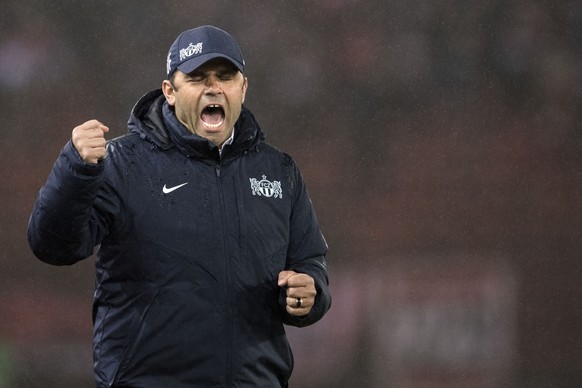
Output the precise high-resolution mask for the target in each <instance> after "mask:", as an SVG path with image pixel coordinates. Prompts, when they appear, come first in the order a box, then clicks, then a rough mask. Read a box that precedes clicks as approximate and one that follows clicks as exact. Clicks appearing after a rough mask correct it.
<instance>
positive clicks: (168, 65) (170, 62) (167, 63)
mask: <svg viewBox="0 0 582 388" xmlns="http://www.w3.org/2000/svg"><path fill="white" fill-rule="evenodd" d="M171 56H172V52H171V51H170V52H168V59H167V62H166V73H168V74H170V70H172V66H171V64H172V58H170V57H171Z"/></svg>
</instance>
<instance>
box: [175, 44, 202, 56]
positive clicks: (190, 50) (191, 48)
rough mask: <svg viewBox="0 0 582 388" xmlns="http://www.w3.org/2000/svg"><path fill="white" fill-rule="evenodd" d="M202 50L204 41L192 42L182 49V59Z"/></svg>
mask: <svg viewBox="0 0 582 388" xmlns="http://www.w3.org/2000/svg"><path fill="white" fill-rule="evenodd" d="M201 52H202V42H200V43H196V44H192V43H190V44H189V45H188V47H186V48H183V49H182V50H180V60H183V59H184V58H188V57H191V56H192V55H194V54H200V53H201Z"/></svg>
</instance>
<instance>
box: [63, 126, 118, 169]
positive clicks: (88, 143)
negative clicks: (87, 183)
mask: <svg viewBox="0 0 582 388" xmlns="http://www.w3.org/2000/svg"><path fill="white" fill-rule="evenodd" d="M107 132H109V128H108V127H106V126H105V125H103V124H102V123H101V122H99V121H97V120H89V121H87V122H85V123H83V124H81V125H79V126H77V127H75V128H74V129H73V134H72V136H71V139H72V140H73V145H74V146H75V148H76V149H77V151H78V152H79V155H81V158H83V160H84V161H86V162H87V163H93V164H96V163H98V162H99V161H100V160H101V159H104V158H105V156H106V155H107V151H106V150H105V145H106V141H105V134H106V133H107Z"/></svg>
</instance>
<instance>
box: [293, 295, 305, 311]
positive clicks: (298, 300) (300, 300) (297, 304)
mask: <svg viewBox="0 0 582 388" xmlns="http://www.w3.org/2000/svg"><path fill="white" fill-rule="evenodd" d="M301 306H303V298H295V306H293V307H294V308H296V309H298V308H301Z"/></svg>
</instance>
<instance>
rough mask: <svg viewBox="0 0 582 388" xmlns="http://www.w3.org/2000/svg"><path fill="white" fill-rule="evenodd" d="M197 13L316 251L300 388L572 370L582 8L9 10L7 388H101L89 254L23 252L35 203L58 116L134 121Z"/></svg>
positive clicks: (563, 381)
mask: <svg viewBox="0 0 582 388" xmlns="http://www.w3.org/2000/svg"><path fill="white" fill-rule="evenodd" d="M201 24H214V25H216V26H218V27H221V28H223V29H225V30H227V31H229V32H231V33H232V34H233V35H234V36H235V37H236V38H237V39H238V41H239V42H240V45H241V47H242V49H243V52H244V54H245V57H246V62H247V68H248V72H247V76H248V78H249V80H250V89H249V92H248V94H247V106H248V107H249V108H250V109H251V110H252V111H253V112H254V113H255V115H256V116H257V118H258V120H259V122H260V124H261V126H262V128H263V130H264V131H265V132H266V134H267V140H268V141H270V142H271V143H273V144H274V145H276V146H277V147H279V148H281V149H284V150H286V151H287V152H289V153H290V154H291V155H293V156H294V158H295V159H296V160H297V162H298V164H299V166H300V167H301V169H302V172H303V174H304V176H305V178H306V181H307V184H308V187H309V190H310V194H311V196H312V199H313V202H314V205H315V208H316V210H317V213H318V216H319V219H320V223H321V226H322V228H323V230H324V232H325V234H326V238H327V240H328V243H329V245H330V251H329V256H328V263H329V271H330V281H331V291H332V294H333V297H334V302H333V307H332V309H331V310H330V312H329V313H328V315H327V316H326V317H325V318H324V319H323V320H322V321H320V322H319V323H317V324H316V325H314V326H311V327H308V328H304V329H291V328H290V329H289V336H290V339H291V341H292V345H293V348H294V351H295V359H296V367H295V372H294V375H293V380H292V383H293V384H292V386H295V387H573V386H577V385H578V384H579V382H580V381H582V361H581V360H582V339H581V329H582V302H581V300H582V260H581V259H582V257H581V252H582V239H581V238H580V236H581V230H582V196H581V195H582V128H581V124H580V122H581V119H582V114H581V112H582V110H581V108H582V106H581V105H582V104H581V101H582V100H581V94H582V72H581V71H580V69H582V45H581V40H582V2H574V1H535V0H534V1H527V0H515V1H511V0H462V1H461V0H448V1H439V2H437V1H428V0H396V1H377V0H366V1H356V0H320V1H305V0H302V1H300V0H297V1H258V0H257V1H244V2H243V1H236V2H235V1H224V0H220V1H169V0H167V1H150V0H140V1H137V0H126V1H91V0H88V1H83V2H79V1H73V0H62V1H59V0H42V1H40V0H39V1H34V0H3V1H2V4H1V5H0V131H1V135H2V140H1V142H0V155H1V158H2V162H1V163H0V178H1V183H2V184H1V185H0V203H1V207H0V245H1V247H2V249H1V251H0V387H1V388H4V387H91V386H93V379H92V360H91V301H92V293H93V262H92V258H90V259H88V260H85V261H84V262H81V263H78V264H76V265H74V266H72V267H51V266H49V265H46V264H43V263H41V262H40V261H38V260H36V259H35V258H34V257H33V255H32V254H31V252H30V250H29V248H28V245H27V242H26V227H27V221H28V216H29V214H30V210H31V207H32V204H33V201H34V199H35V196H36V193H37V191H38V189H39V188H40V187H41V185H42V184H43V183H44V181H45V179H46V177H47V175H48V173H49V171H50V168H51V166H52V164H53V162H54V160H55V159H56V157H57V155H58V153H59V151H60V149H61V148H62V146H63V145H64V144H65V142H66V141H67V140H68V138H69V137H70V132H71V130H72V128H73V127H75V126H76V125H78V124H80V123H82V122H84V121H86V120H88V119H93V118H97V119H99V120H101V121H102V122H104V123H105V124H107V125H108V126H109V127H110V128H111V133H110V137H116V136H119V135H122V134H124V133H125V132H126V122H127V119H128V116H129V111H130V109H131V108H132V106H133V104H134V103H135V102H136V101H137V99H138V98H139V97H140V96H141V95H142V94H144V93H146V92H147V91H149V90H151V89H154V88H158V87H159V86H160V84H161V81H162V79H163V77H164V75H165V73H164V70H165V65H166V53H167V49H168V48H169V46H170V44H171V43H172V41H173V40H174V39H175V37H176V36H177V35H178V34H179V33H180V32H181V31H183V30H185V29H188V28H191V27H195V26H198V25H201Z"/></svg>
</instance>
